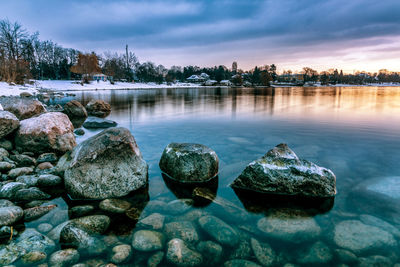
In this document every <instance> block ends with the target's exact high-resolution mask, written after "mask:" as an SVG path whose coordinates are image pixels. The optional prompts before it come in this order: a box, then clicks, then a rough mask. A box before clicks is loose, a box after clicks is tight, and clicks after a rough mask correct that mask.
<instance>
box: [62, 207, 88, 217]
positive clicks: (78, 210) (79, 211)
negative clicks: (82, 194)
mask: <svg viewBox="0 0 400 267" xmlns="http://www.w3.org/2000/svg"><path fill="white" fill-rule="evenodd" d="M93 210H94V207H93V206H92V205H82V206H75V207H72V208H71V209H69V211H68V215H69V217H70V218H76V217H82V216H85V215H87V214H89V213H91V212H92V211H93Z"/></svg>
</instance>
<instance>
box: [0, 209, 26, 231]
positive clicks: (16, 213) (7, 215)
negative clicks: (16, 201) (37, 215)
mask: <svg viewBox="0 0 400 267" xmlns="http://www.w3.org/2000/svg"><path fill="white" fill-rule="evenodd" d="M23 216H24V211H23V210H22V209H21V208H20V207H18V206H10V207H3V208H0V227H1V226H4V225H13V224H14V223H15V222H17V221H19V220H20V219H21V218H22V217H23Z"/></svg>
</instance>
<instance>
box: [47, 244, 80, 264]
mask: <svg viewBox="0 0 400 267" xmlns="http://www.w3.org/2000/svg"><path fill="white" fill-rule="evenodd" d="M78 261H79V252H78V251H77V250H76V249H73V248H67V249H63V250H59V251H56V252H54V253H53V254H51V256H50V259H49V265H50V266H51V267H53V266H54V267H68V266H71V265H73V264H75V263H77V262H78Z"/></svg>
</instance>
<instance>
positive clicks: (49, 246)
mask: <svg viewBox="0 0 400 267" xmlns="http://www.w3.org/2000/svg"><path fill="white" fill-rule="evenodd" d="M16 246H18V247H21V248H23V249H24V250H25V251H27V252H30V251H41V252H45V253H46V254H50V253H51V252H53V251H54V249H55V247H56V245H55V243H54V241H53V240H51V239H50V238H48V237H47V236H45V235H43V234H41V233H39V232H38V231H36V230H35V229H33V228H27V229H25V231H24V232H23V233H22V234H21V235H20V236H19V237H18V239H17V243H16Z"/></svg>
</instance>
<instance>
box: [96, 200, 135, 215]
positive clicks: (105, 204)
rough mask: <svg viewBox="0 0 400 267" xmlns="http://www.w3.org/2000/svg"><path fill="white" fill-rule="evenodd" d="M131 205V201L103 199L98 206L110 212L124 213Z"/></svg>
mask: <svg viewBox="0 0 400 267" xmlns="http://www.w3.org/2000/svg"><path fill="white" fill-rule="evenodd" d="M130 207H131V203H129V202H128V201H125V200H122V199H110V198H108V199H104V200H103V201H101V202H100V204H99V208H100V209H102V210H104V211H107V212H111V213H125V212H126V211H127V210H128V209H129V208H130Z"/></svg>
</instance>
